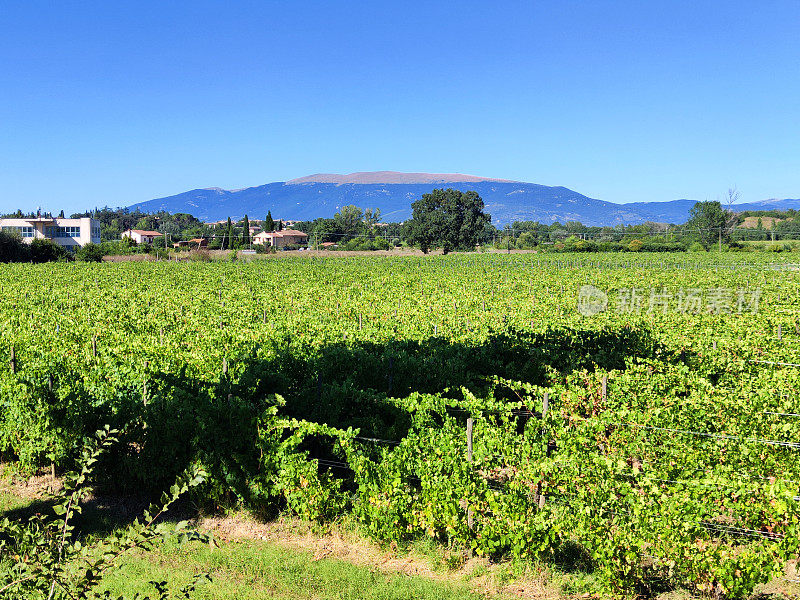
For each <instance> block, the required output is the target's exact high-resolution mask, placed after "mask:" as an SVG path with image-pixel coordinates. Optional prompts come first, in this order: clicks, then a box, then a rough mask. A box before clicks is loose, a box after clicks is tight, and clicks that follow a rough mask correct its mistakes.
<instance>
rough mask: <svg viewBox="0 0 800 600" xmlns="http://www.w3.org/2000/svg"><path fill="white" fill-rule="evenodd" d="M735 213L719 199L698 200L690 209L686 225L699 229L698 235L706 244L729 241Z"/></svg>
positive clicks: (702, 242) (701, 241)
mask: <svg viewBox="0 0 800 600" xmlns="http://www.w3.org/2000/svg"><path fill="white" fill-rule="evenodd" d="M735 218H736V217H735V215H733V214H732V213H730V212H728V211H727V210H725V209H724V208H722V204H720V203H719V202H718V201H711V200H708V201H705V202H698V203H697V204H695V205H694V206H693V207H692V208H691V210H689V220H688V221H687V223H686V227H687V228H690V229H694V228H696V229H697V234H696V235H697V237H698V239H699V240H700V243H701V244H703V245H704V246H710V245H712V244H714V243H715V242H717V241H723V242H728V240H729V239H730V234H731V227H730V225H731V220H732V219H733V220H735Z"/></svg>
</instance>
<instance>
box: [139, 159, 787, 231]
mask: <svg viewBox="0 0 800 600" xmlns="http://www.w3.org/2000/svg"><path fill="white" fill-rule="evenodd" d="M441 187H449V188H454V189H458V190H461V191H469V190H474V191H476V192H478V194H480V196H481V197H482V198H483V201H484V203H485V205H486V212H488V213H489V214H490V215H492V223H494V224H495V225H506V224H509V223H511V222H513V221H539V222H541V223H546V224H550V223H553V222H556V221H558V222H560V223H565V222H567V221H580V222H581V223H583V224H584V225H591V226H605V225H608V226H614V225H619V224H626V225H635V224H638V223H644V222H647V221H655V222H659V223H684V222H685V221H686V220H687V219H688V218H689V210H690V209H691V207H692V206H693V205H694V204H695V202H696V200H671V201H667V202H633V203H628V204H615V203H613V202H608V201H605V200H598V199H596V198H590V197H588V196H584V195H583V194H580V193H578V192H575V191H573V190H571V189H569V188H565V187H550V186H545V185H539V184H536V183H526V182H522V181H510V180H507V179H490V178H486V177H477V176H475V175H462V174H459V173H398V172H395V171H375V172H365V173H351V174H349V175H339V174H333V173H318V174H316V175H309V176H307V177H301V178H299V179H292V180H289V181H280V182H275V183H267V184H265V185H260V186H257V187H249V188H244V189H239V190H224V189H221V188H204V189H196V190H191V191H188V192H183V193H181V194H176V195H174V196H168V197H165V198H157V199H155V200H148V201H146V202H140V203H137V204H133V205H131V206H129V207H128V208H130V209H131V210H135V209H139V210H141V211H144V212H148V213H152V212H156V211H159V210H165V211H167V212H170V213H179V212H181V213H189V214H191V215H194V216H195V217H197V218H199V219H201V220H203V221H207V222H212V221H220V220H223V219H226V218H227V217H232V218H234V219H237V218H241V217H243V216H244V215H245V214H247V215H249V216H250V218H252V219H262V218H264V216H265V215H266V214H267V211H271V213H272V215H273V217H275V218H276V219H278V218H280V219H284V220H312V219H315V218H317V217H332V216H333V215H334V214H335V213H336V212H338V211H339V209H340V208H341V207H342V206H346V205H348V204H354V205H356V206H358V207H360V208H373V209H374V208H379V209H380V211H381V220H382V221H386V222H389V221H404V220H406V219H409V218H411V203H412V202H414V201H415V200H417V199H419V198H420V197H421V196H422V194H425V193H428V192H430V191H431V190H433V189H435V188H441ZM789 208H795V209H800V200H792V199H786V200H764V201H760V202H749V203H744V204H737V205H734V209H735V210H737V211H744V210H772V209H778V210H786V209H789Z"/></svg>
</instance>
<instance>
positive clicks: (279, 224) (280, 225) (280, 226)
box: [278, 219, 283, 231]
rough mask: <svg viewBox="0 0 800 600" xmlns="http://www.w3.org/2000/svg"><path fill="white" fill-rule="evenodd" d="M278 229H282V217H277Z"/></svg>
mask: <svg viewBox="0 0 800 600" xmlns="http://www.w3.org/2000/svg"><path fill="white" fill-rule="evenodd" d="M278 231H283V219H278Z"/></svg>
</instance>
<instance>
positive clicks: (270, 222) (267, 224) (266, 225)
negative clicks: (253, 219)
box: [264, 210, 275, 231]
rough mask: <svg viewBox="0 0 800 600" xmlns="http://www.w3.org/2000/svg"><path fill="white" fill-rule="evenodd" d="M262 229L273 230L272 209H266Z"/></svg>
mask: <svg viewBox="0 0 800 600" xmlns="http://www.w3.org/2000/svg"><path fill="white" fill-rule="evenodd" d="M264 231H275V219H273V218H272V211H271V210H268V211H267V218H266V219H264Z"/></svg>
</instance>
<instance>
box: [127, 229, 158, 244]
mask: <svg viewBox="0 0 800 600" xmlns="http://www.w3.org/2000/svg"><path fill="white" fill-rule="evenodd" d="M163 235H164V234H163V233H159V232H157V231H145V230H144V229H128V230H126V231H123V232H122V238H123V239H124V238H131V239H132V240H133V241H134V242H136V243H137V244H152V243H153V241H154V240H155V239H156V238H160V237H162V236H163Z"/></svg>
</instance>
